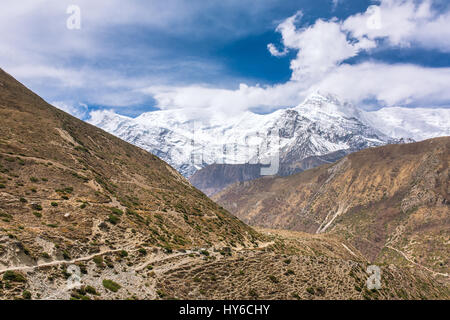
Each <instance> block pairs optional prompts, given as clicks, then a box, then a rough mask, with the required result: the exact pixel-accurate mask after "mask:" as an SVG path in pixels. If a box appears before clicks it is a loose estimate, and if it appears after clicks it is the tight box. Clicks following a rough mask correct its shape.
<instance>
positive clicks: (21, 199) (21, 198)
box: [19, 197, 28, 203]
mask: <svg viewBox="0 0 450 320" xmlns="http://www.w3.org/2000/svg"><path fill="white" fill-rule="evenodd" d="M19 201H20V202H22V203H27V202H28V201H27V199H25V198H23V197H20V199H19Z"/></svg>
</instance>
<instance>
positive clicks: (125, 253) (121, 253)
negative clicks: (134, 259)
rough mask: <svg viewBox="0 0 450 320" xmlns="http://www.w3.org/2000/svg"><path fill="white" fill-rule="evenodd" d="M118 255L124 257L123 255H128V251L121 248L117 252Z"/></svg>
mask: <svg viewBox="0 0 450 320" xmlns="http://www.w3.org/2000/svg"><path fill="white" fill-rule="evenodd" d="M119 255H120V256H121V257H122V258H125V257H128V252H126V251H125V250H121V251H120V252H119Z"/></svg>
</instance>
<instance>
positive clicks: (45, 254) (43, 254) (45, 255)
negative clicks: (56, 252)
mask: <svg viewBox="0 0 450 320" xmlns="http://www.w3.org/2000/svg"><path fill="white" fill-rule="evenodd" d="M41 257H42V258H44V259H50V255H49V254H48V253H47V252H42V254H41Z"/></svg>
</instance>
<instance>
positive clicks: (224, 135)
mask: <svg viewBox="0 0 450 320" xmlns="http://www.w3.org/2000/svg"><path fill="white" fill-rule="evenodd" d="M401 109H405V108H401ZM416 111H418V113H422V114H425V115H426V116H425V117H420V116H419V115H417V114H416V115H415V116H412V114H413V112H414V111H413V110H412V109H408V111H407V112H402V111H400V110H398V109H394V108H385V109H381V110H379V111H376V112H364V111H362V110H360V109H358V108H357V107H355V106H353V105H352V104H350V103H347V102H342V101H341V100H340V99H339V98H338V97H337V96H335V95H333V94H329V93H323V92H319V91H317V92H314V93H312V94H311V95H309V96H308V97H307V98H306V99H305V100H304V102H302V103H301V104H299V105H298V106H296V107H294V108H290V109H282V110H277V111H275V112H273V113H270V114H264V115H261V114H255V113H252V112H244V113H242V114H240V115H236V116H235V117H233V118H226V119H224V118H220V117H218V116H214V115H212V116H211V117H209V118H208V119H202V120H198V119H195V118H194V116H190V115H189V114H188V113H186V112H184V111H180V110H161V111H154V112H146V113H143V114H141V115H140V116H138V117H137V118H130V117H125V116H121V115H118V114H116V113H114V112H112V111H95V112H93V113H92V117H91V119H90V120H89V122H90V123H92V124H94V125H96V126H98V127H100V128H102V129H104V130H106V131H108V132H110V133H112V134H114V135H116V136H118V137H120V138H122V139H124V140H126V141H128V142H130V143H132V144H135V145H137V146H139V147H141V148H143V149H146V150H148V151H150V152H152V153H153V154H155V155H157V156H159V157H160V158H162V159H163V160H165V161H167V162H168V163H169V164H171V165H172V166H173V167H175V168H176V169H177V170H179V171H180V172H181V173H182V174H183V175H185V176H190V175H192V174H193V173H194V172H196V171H197V170H199V169H201V168H203V167H205V166H207V165H210V164H213V163H219V164H245V163H267V161H268V159H270V157H272V156H273V155H274V154H277V155H279V159H280V163H293V162H298V161H301V160H302V159H305V158H307V157H311V156H323V155H326V154H330V153H333V152H337V151H345V152H351V151H356V150H360V149H363V148H367V147H371V146H379V145H383V144H387V143H395V142H398V141H399V140H396V139H394V138H393V137H395V138H399V139H400V138H411V137H423V136H426V134H425V133H424V132H425V131H430V132H431V135H436V134H450V119H449V110H438V111H436V112H437V114H438V115H436V114H434V113H430V112H429V111H427V109H421V110H416ZM406 115H408V116H406ZM417 118H421V120H420V121H421V123H420V124H419V125H418V126H416V124H417V121H418V120H417ZM439 118H443V119H444V120H442V119H441V120H439ZM396 128H397V129H396ZM421 130H422V131H421ZM427 137H430V136H427Z"/></svg>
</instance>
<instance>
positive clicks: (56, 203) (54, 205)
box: [50, 202, 58, 207]
mask: <svg viewBox="0 0 450 320" xmlns="http://www.w3.org/2000/svg"><path fill="white" fill-rule="evenodd" d="M50 204H51V206H52V207H57V206H58V202H51V203H50Z"/></svg>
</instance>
